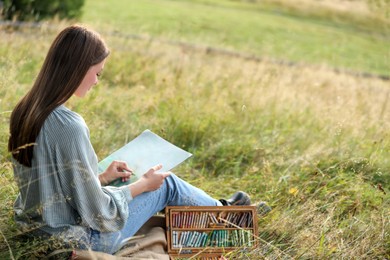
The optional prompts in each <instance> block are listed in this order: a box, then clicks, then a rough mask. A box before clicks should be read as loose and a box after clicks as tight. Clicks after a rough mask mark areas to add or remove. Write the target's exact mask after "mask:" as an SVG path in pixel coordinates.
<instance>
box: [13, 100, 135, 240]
mask: <svg viewBox="0 0 390 260" xmlns="http://www.w3.org/2000/svg"><path fill="white" fill-rule="evenodd" d="M97 163H98V160H97V156H96V154H95V151H94V149H93V147H92V145H91V142H90V139H89V130H88V127H87V126H86V124H85V121H84V120H83V118H82V117H81V116H80V115H78V114H77V113H75V112H73V111H71V110H69V109H67V108H66V107H65V106H63V105H62V106H60V107H58V108H56V109H55V110H54V111H53V112H52V113H51V114H50V115H49V117H48V118H47V119H46V121H45V123H44V125H43V127H42V129H41V131H40V133H39V135H38V137H37V140H36V145H35V146H34V155H33V159H32V167H31V168H28V167H25V166H22V165H20V164H19V163H17V162H14V176H15V180H16V182H17V184H18V187H19V191H20V193H19V195H18V197H17V199H16V201H15V204H14V209H15V219H16V221H17V222H18V223H19V224H20V225H21V226H22V227H24V228H27V229H30V230H31V229H35V228H38V229H39V230H42V231H44V232H47V233H49V234H52V235H55V236H59V237H60V238H61V239H63V240H74V239H80V238H81V237H84V238H86V239H88V238H89V237H90V233H91V228H92V229H94V230H98V231H101V232H111V231H117V230H120V229H121V228H122V227H123V225H124V224H125V223H126V220H127V218H128V204H129V202H130V201H131V200H132V197H131V193H130V189H129V188H128V187H127V186H124V187H121V188H117V187H102V186H101V184H100V182H99V179H98V170H97ZM87 241H88V240H87Z"/></svg>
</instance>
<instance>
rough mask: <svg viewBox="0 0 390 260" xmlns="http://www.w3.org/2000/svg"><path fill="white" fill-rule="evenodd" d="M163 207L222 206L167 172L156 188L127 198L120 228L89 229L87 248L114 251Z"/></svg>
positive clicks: (107, 251)
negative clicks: (123, 222)
mask: <svg viewBox="0 0 390 260" xmlns="http://www.w3.org/2000/svg"><path fill="white" fill-rule="evenodd" d="M166 206H222V204H221V202H220V201H218V200H216V199H213V198H211V197H210V196H209V195H207V194H206V193H205V192H204V191H202V190H201V189H198V188H196V187H194V186H192V185H191V184H189V183H187V182H185V181H183V180H182V179H180V178H179V177H177V176H176V175H174V174H171V175H170V176H168V177H167V178H166V179H165V181H164V183H163V185H161V187H160V188H159V189H157V190H155V191H151V192H145V193H142V194H140V195H138V196H136V197H135V198H134V199H133V200H132V201H130V203H129V217H128V219H127V222H126V224H125V226H124V227H123V228H122V229H121V230H119V231H117V232H110V233H103V232H99V231H95V230H92V233H91V249H92V250H94V251H101V252H106V253H110V254H113V253H115V252H116V251H118V250H119V249H120V248H121V247H122V246H123V245H124V244H125V243H126V238H129V237H131V236H133V235H134V234H135V233H136V232H137V231H138V230H139V229H140V228H141V226H142V225H143V224H144V223H145V222H146V221H147V220H148V219H149V218H151V217H152V216H153V215H155V214H156V213H157V212H159V211H161V210H163V209H164V208H165V207H166Z"/></svg>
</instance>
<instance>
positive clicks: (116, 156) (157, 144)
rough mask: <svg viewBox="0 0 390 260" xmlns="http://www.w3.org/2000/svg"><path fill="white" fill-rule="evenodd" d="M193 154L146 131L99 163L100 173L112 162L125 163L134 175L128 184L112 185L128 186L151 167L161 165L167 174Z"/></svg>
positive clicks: (113, 183)
mask: <svg viewBox="0 0 390 260" xmlns="http://www.w3.org/2000/svg"><path fill="white" fill-rule="evenodd" d="M191 156H192V154H191V153H189V152H187V151H184V150H183V149H181V148H179V147H177V146H175V145H173V144H172V143H170V142H168V141H166V140H165V139H163V138H161V137H160V136H158V135H156V134H155V133H153V132H152V131H150V130H148V129H147V130H145V131H144V132H142V133H141V135H139V136H137V137H136V138H135V139H133V140H132V141H130V142H129V143H128V144H126V145H125V146H123V147H122V148H120V149H119V150H117V151H115V152H114V153H112V154H111V155H109V156H108V157H106V158H105V159H103V160H102V161H100V162H99V164H98V170H99V173H102V172H104V171H105V170H106V169H107V167H108V166H109V165H110V164H111V162H112V161H114V160H118V161H125V162H126V163H127V165H128V166H129V168H130V169H132V170H133V175H132V177H131V178H130V180H129V181H128V182H122V181H121V180H120V179H118V180H115V181H114V182H112V183H110V184H109V185H111V186H121V185H126V184H129V183H132V182H135V181H136V180H138V179H139V178H140V177H141V176H142V175H143V174H144V173H146V172H147V171H148V170H149V169H150V168H151V167H153V166H155V165H157V164H161V165H162V169H161V170H160V172H166V171H170V170H171V169H173V168H174V167H175V166H177V165H179V164H180V163H182V162H183V161H185V160H186V159H188V158H189V157H191Z"/></svg>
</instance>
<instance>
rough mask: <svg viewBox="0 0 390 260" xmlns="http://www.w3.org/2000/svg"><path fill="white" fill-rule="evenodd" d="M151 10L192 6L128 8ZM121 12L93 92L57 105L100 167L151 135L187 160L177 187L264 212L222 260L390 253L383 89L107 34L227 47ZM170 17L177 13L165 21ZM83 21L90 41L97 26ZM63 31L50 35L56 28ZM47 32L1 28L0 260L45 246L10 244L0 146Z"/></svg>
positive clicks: (9, 181)
mask: <svg viewBox="0 0 390 260" xmlns="http://www.w3.org/2000/svg"><path fill="white" fill-rule="evenodd" d="M117 3H120V2H117ZM150 3H154V4H155V6H156V8H155V9H154V11H155V12H156V13H157V14H158V13H160V12H161V11H159V9H158V7H159V6H160V7H161V5H160V3H164V5H165V4H166V3H170V4H171V5H172V8H176V6H183V5H190V3H188V2H185V3H181V2H178V1H177V2H174V1H172V2H167V1H160V2H158V1H155V2H152V1H150V2H149V1H142V2H141V1H140V2H138V1H131V2H129V5H131V6H138V8H141V7H142V6H144V7H145V6H146V4H150ZM222 3H225V2H222ZM226 3H227V2H226ZM89 4H90V2H88V5H89ZM236 4H237V5H240V3H236ZM102 5H103V2H97V3H96V8H87V9H86V10H89V11H91V12H95V11H96V10H100V9H99V8H101V6H102ZM99 6H100V7H99ZM190 6H191V5H190ZM206 7H207V5H197V4H196V5H195V7H193V8H192V9H191V10H192V12H193V13H194V14H196V11H197V10H199V9H197V8H206ZM116 8H118V7H115V6H113V7H112V9H107V12H110V10H112V11H113V12H114V11H115V10H117V11H118V9H116ZM134 8H135V7H134ZM229 8H230V7H229V6H227V7H226V8H225V9H226V10H230V9H229ZM200 10H205V9H200ZM244 10H245V9H244ZM119 11H120V10H119ZM119 11H118V15H117V19H118V20H117V21H116V22H109V21H107V22H106V24H105V25H101V26H102V28H100V29H101V32H102V35H103V37H104V38H105V39H106V41H107V43H108V45H109V46H110V48H111V50H112V54H111V55H110V57H109V59H108V61H107V63H106V66H105V70H104V73H103V75H102V80H101V82H100V84H99V85H98V86H96V87H95V88H94V89H93V90H92V91H91V92H90V93H89V94H88V96H87V97H86V98H84V99H78V98H72V99H71V100H70V101H69V103H68V104H67V105H68V106H69V107H70V108H72V109H74V110H75V111H77V112H79V113H80V114H81V115H82V116H83V117H84V119H85V120H86V122H87V124H88V126H89V128H90V130H91V141H92V143H93V146H94V148H95V151H96V153H97V155H98V157H99V158H104V157H105V156H107V155H108V154H109V153H111V152H112V151H114V150H116V149H117V148H118V147H121V146H122V145H123V144H125V143H127V142H128V141H129V140H131V139H132V138H134V137H135V136H137V135H138V134H139V133H140V132H142V131H143V130H144V129H146V128H149V129H151V130H152V131H154V132H156V133H158V134H159V135H161V136H163V137H165V138H166V139H167V140H169V141H171V142H173V143H175V144H177V145H179V146H180V147H183V148H184V149H186V150H188V151H190V152H192V153H193V154H194V157H193V158H191V159H190V160H188V161H187V162H186V163H184V164H183V165H181V166H180V167H178V168H177V169H175V172H176V173H177V174H178V175H179V176H180V177H182V178H184V179H185V180H188V181H189V182H191V183H193V184H194V185H196V186H198V187H200V188H202V189H204V190H205V191H207V192H208V193H210V194H211V195H212V196H214V197H216V198H220V197H226V196H228V195H230V194H231V193H233V192H234V191H236V190H239V189H240V190H245V191H247V192H248V193H249V194H250V195H251V198H252V199H253V201H260V200H265V201H268V203H269V204H270V205H271V206H272V207H273V211H271V213H270V214H268V215H267V216H265V217H263V218H260V219H259V237H260V239H259V247H258V248H256V249H255V250H253V251H251V252H248V253H247V254H246V255H245V256H240V255H239V254H240V253H239V252H235V253H232V254H230V256H232V257H236V258H239V259H240V258H243V257H245V258H248V259H268V258H281V257H284V258H286V259H289V258H303V259H333V258H336V259H342V258H346V259H382V258H385V259H386V257H387V258H388V257H389V256H390V251H389V248H390V247H389V245H390V219H389V216H390V195H389V194H390V175H389V174H388V173H389V172H390V158H389V154H390V138H389V130H390V105H389V98H390V94H389V93H390V92H389V91H390V89H389V82H388V81H383V80H380V79H376V78H371V79H369V78H360V77H354V76H352V75H349V74H342V73H335V72H333V71H332V70H329V69H327V68H326V67H311V66H300V67H289V66H282V65H277V64H275V63H272V62H267V61H262V62H256V61H253V60H252V61H251V60H245V59H241V58H239V57H227V56H224V55H218V54H210V53H207V52H205V51H202V50H194V49H192V48H186V47H184V46H176V45H171V44H167V43H162V42H159V41H153V40H150V41H149V40H133V39H128V38H123V37H117V36H115V35H112V34H111V33H112V32H113V31H115V30H116V29H118V28H121V29H125V28H130V29H128V31H126V32H127V33H147V34H150V35H153V33H156V35H160V36H161V37H164V38H165V37H166V38H168V37H175V36H177V38H173V39H185V40H186V41H190V42H192V43H195V44H199V43H202V44H213V46H222V45H223V46H228V44H226V45H225V43H224V42H222V43H221V42H220V41H219V39H218V37H219V36H216V38H213V37H214V36H212V35H210V34H209V33H208V31H207V30H206V31H205V33H204V34H201V33H195V32H199V31H200V30H201V29H198V31H194V34H193V35H191V34H190V33H189V32H186V33H187V35H185V34H183V36H181V34H180V35H179V32H167V31H164V32H162V31H159V30H156V31H155V32H153V31H152V29H151V28H152V27H149V26H151V24H152V23H151V22H150V21H149V22H150V23H146V17H144V18H142V17H141V16H142V15H141V14H144V15H146V13H149V18H150V17H152V16H153V10H152V9H150V10H144V11H143V12H144V13H142V12H141V11H142V10H141V9H140V11H139V12H141V13H137V15H138V19H139V24H138V25H137V24H133V26H130V23H127V22H122V23H121V22H120V19H122V18H123V17H122V16H121V15H125V14H124V12H119ZM173 11H177V9H173V10H172V14H171V15H172V16H174V13H175V12H173ZM107 12H105V13H101V14H100V16H101V17H102V18H104V16H105V15H107V14H106V13H107ZM165 12H170V11H167V10H165ZM183 12H184V11H183ZM184 14H188V16H190V14H189V13H184ZM184 14H183V15H184ZM85 15H86V16H88V13H86V14H85ZM89 15H90V16H92V15H93V14H92V13H91V14H89ZM216 15H218V13H217V14H216ZM96 16H97V14H96ZM209 16H211V15H209ZM174 17H176V16H174ZM174 17H172V19H173V20H174ZM217 17H218V16H217ZM142 19H145V21H144V22H145V25H144V27H142V26H141V24H142V21H143V20H142ZM210 19H212V18H211V17H210ZM242 19H244V18H242ZM284 19H285V18H284ZM294 19H296V20H298V19H297V18H294ZM312 19H314V18H312ZM163 20H164V21H165V18H164V19H163ZM155 21H156V20H155ZM90 23H91V24H93V26H94V28H95V29H97V30H99V27H100V26H99V24H98V22H96V23H95V22H92V20H91V22H90ZM52 24H53V26H57V24H55V23H54V22H53V23H52ZM119 24H121V25H122V26H121V27H118V25H119ZM302 24H305V25H307V24H308V22H307V21H305V23H302ZM136 25H137V26H139V27H137V26H136ZM64 26H65V23H60V24H58V30H60V28H63V27H64ZM166 26H168V25H166ZM289 26H290V25H289ZM296 26H297V25H296ZM302 26H303V25H302ZM298 28H299V26H298ZM333 30H335V31H337V30H338V29H337V28H334V29H333ZM152 32H153V33H152ZM340 33H341V32H340ZM55 34H56V32H55V31H52V30H46V29H45V27H44V28H42V29H40V30H28V29H26V30H25V31H23V30H22V31H19V32H6V31H5V30H3V29H1V30H0V38H1V39H2V41H0V201H1V203H2V205H3V206H2V207H1V209H0V231H1V233H0V259H10V258H15V259H31V258H39V257H40V256H42V254H43V253H44V252H45V250H46V249H47V244H46V243H45V241H30V242H29V243H24V242H22V241H21V240H20V238H19V237H18V234H19V233H20V232H19V231H18V230H17V228H16V226H15V223H14V221H13V219H12V215H13V210H12V203H13V201H14V199H15V197H16V195H17V187H16V185H15V183H14V181H13V177H12V175H13V173H12V169H11V164H10V163H9V161H8V156H9V154H8V152H7V149H6V143H7V140H8V122H9V121H8V120H9V115H10V112H9V111H11V110H12V108H13V107H14V106H15V104H16V102H17V101H18V100H19V99H20V97H21V96H23V94H24V93H25V92H26V91H27V89H28V88H29V87H30V84H31V82H32V80H33V79H34V77H35V76H36V74H37V72H38V70H39V67H40V64H41V63H42V61H43V58H44V56H45V54H46V52H47V49H48V47H49V45H50V43H51V41H52V40H53V38H54V37H55ZM358 35H359V34H358V33H357V36H356V37H357V38H359V36H358ZM277 36H280V34H276V35H275V37H277ZM345 37H347V36H345ZM359 39H360V38H359ZM217 40H218V41H217ZM351 42H352V41H351ZM32 43H33V44H32ZM351 45H353V44H351ZM369 46H370V48H371V46H372V47H373V46H375V44H374V45H369ZM230 47H231V48H233V44H232V46H230ZM237 49H238V50H240V51H242V50H243V49H240V48H238V47H237ZM339 65H340V64H339ZM221 184H222V185H221ZM378 185H381V186H382V187H383V189H384V191H382V190H381V189H380V188H379V187H378ZM216 187H218V188H216ZM385 193H386V194H385Z"/></svg>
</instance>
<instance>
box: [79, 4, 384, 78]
mask: <svg viewBox="0 0 390 260" xmlns="http://www.w3.org/2000/svg"><path fill="white" fill-rule="evenodd" d="M278 7H279V8H278ZM283 7H284V6H283V5H282V6H275V5H274V6H270V5H269V4H268V5H266V4H260V3H256V4H250V3H248V2H237V1H234V2H232V1H170V0H163V1H154V0H143V1H126V0H118V1H114V2H110V1H87V2H86V6H85V15H84V18H83V21H84V22H86V23H91V24H94V25H99V28H107V27H110V28H115V29H116V30H117V31H119V32H120V33H123V34H133V33H135V34H146V35H149V36H151V37H154V36H157V37H162V38H167V39H171V38H173V39H178V40H182V41H187V42H191V43H194V44H202V45H211V46H214V47H220V48H227V49H235V50H240V51H242V52H245V53H249V54H254V55H257V56H261V57H266V58H276V59H279V60H288V61H295V62H302V63H312V64H316V65H326V66H330V67H336V68H341V69H345V70H351V71H355V72H368V73H374V74H380V75H385V76H389V75H390V74H389V65H390V64H389V55H390V53H389V47H388V46H389V44H390V30H389V29H388V28H389V24H390V23H389V22H387V21H386V20H372V19H371V20H369V19H365V20H364V19H363V18H360V19H359V18H356V17H357V15H356V16H352V17H349V18H348V16H347V18H348V19H347V18H344V19H342V18H343V17H344V16H342V15H340V14H339V15H336V16H332V13H326V12H325V13H324V12H323V13H319V12H318V11H316V10H314V11H312V13H314V14H313V15H308V14H307V13H308V12H305V13H303V14H302V13H301V14H299V13H298V15H297V14H296V12H292V11H288V10H286V8H285V7H284V8H283Z"/></svg>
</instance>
